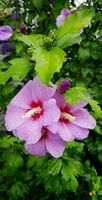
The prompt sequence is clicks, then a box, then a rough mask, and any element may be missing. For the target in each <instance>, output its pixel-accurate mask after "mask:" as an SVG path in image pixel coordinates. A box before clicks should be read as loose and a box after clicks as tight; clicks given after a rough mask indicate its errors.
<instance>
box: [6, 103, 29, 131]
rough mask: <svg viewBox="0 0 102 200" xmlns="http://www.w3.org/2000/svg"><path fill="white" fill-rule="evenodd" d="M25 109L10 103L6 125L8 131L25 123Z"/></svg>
mask: <svg viewBox="0 0 102 200" xmlns="http://www.w3.org/2000/svg"><path fill="white" fill-rule="evenodd" d="M25 112H26V111H25V110H24V109H21V108H18V107H16V106H13V105H9V106H8V109H7V112H6V115H5V126H6V128H7V130H8V131H12V130H13V129H16V128H17V127H18V126H20V125H21V124H23V123H24V122H25V121H26V119H23V117H22V116H23V115H24V114H25Z"/></svg>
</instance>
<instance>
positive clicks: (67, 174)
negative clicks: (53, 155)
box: [61, 158, 83, 180]
mask: <svg viewBox="0 0 102 200" xmlns="http://www.w3.org/2000/svg"><path fill="white" fill-rule="evenodd" d="M61 173H62V176H63V178H64V179H65V180H69V179H71V177H72V176H76V177H77V176H78V175H80V176H82V175H83V165H82V163H81V162H80V161H78V160H75V159H74V158H70V159H69V160H68V161H67V164H64V165H63V167H62V170H61Z"/></svg>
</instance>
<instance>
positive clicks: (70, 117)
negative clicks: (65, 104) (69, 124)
mask: <svg viewBox="0 0 102 200" xmlns="http://www.w3.org/2000/svg"><path fill="white" fill-rule="evenodd" d="M61 119H67V120H69V121H74V120H75V119H76V118H75V117H74V116H72V115H70V114H69V113H66V112H61Z"/></svg>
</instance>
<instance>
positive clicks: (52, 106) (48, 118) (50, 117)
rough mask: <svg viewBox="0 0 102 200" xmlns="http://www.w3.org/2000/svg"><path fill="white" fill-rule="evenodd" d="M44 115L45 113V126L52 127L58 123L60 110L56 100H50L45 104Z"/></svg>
mask: <svg viewBox="0 0 102 200" xmlns="http://www.w3.org/2000/svg"><path fill="white" fill-rule="evenodd" d="M43 109H44V113H43V125H44V126H46V125H50V124H52V123H53V122H57V121H58V119H59V118H60V110H59V108H58V107H57V105H56V100H55V99H50V100H49V101H47V102H45V103H44V107H43Z"/></svg>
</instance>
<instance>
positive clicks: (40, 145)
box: [25, 139, 46, 156]
mask: <svg viewBox="0 0 102 200" xmlns="http://www.w3.org/2000/svg"><path fill="white" fill-rule="evenodd" d="M25 149H26V150H27V151H28V152H29V153H30V154H32V155H36V156H44V155H45V154H46V147H45V141H44V140H42V139H41V140H39V141H38V142H37V143H36V144H27V143H26V144H25Z"/></svg>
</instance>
